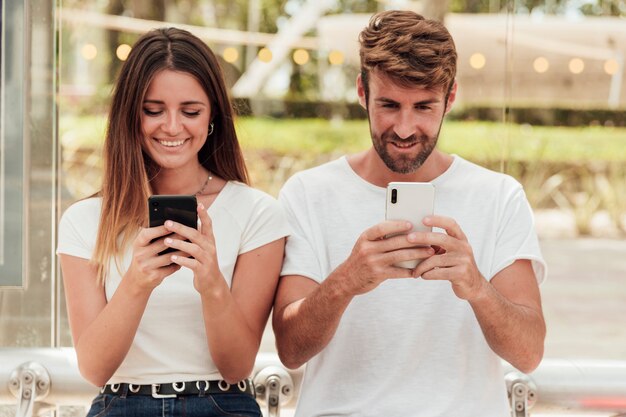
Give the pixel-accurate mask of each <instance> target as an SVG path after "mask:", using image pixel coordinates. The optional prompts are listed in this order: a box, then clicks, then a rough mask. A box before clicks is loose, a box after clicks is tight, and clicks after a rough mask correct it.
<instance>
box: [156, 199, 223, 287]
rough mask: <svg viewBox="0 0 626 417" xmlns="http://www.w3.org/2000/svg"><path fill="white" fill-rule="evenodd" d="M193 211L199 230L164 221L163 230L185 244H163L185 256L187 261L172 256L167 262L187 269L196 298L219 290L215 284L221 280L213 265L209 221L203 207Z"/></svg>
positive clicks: (167, 241)
mask: <svg viewBox="0 0 626 417" xmlns="http://www.w3.org/2000/svg"><path fill="white" fill-rule="evenodd" d="M197 211H198V217H199V219H200V222H201V226H200V230H196V229H193V228H191V227H187V226H184V225H182V224H180V223H176V222H173V221H171V220H168V221H166V222H165V228H166V229H167V230H169V231H171V232H174V233H176V234H178V235H180V236H182V237H183V238H185V239H188V240H189V241H188V242H187V241H185V240H181V239H175V238H167V239H165V244H166V245H167V246H169V247H172V248H174V249H178V250H180V251H182V252H185V253H187V254H189V257H185V256H179V255H172V257H171V260H172V262H174V263H175V264H178V265H180V266H185V267H187V268H189V269H191V270H192V271H193V275H194V277H193V285H194V287H195V288H196V290H197V291H198V292H199V293H200V294H205V293H206V292H207V291H211V289H219V288H221V286H220V285H219V284H221V283H222V282H221V281H223V280H224V279H223V277H222V273H221V271H220V269H219V265H218V262H217V250H216V248H215V238H214V236H213V226H212V222H211V218H210V217H209V215H208V213H207V210H206V209H205V208H204V205H203V204H201V203H200V204H198V208H197Z"/></svg>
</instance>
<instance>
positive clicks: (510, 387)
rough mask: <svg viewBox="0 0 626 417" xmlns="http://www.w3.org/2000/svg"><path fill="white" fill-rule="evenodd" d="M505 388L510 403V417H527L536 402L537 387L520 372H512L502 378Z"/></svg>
mask: <svg viewBox="0 0 626 417" xmlns="http://www.w3.org/2000/svg"><path fill="white" fill-rule="evenodd" d="M504 380H505V382H506V388H507V391H508V394H509V400H510V401H511V416H512V417H528V416H530V413H529V410H530V409H531V408H532V407H533V406H534V405H535V402H536V401H537V386H536V385H535V383H534V382H533V381H532V380H531V379H530V378H529V377H528V375H525V374H523V373H521V372H517V371H513V372H509V373H508V374H506V375H505V376H504Z"/></svg>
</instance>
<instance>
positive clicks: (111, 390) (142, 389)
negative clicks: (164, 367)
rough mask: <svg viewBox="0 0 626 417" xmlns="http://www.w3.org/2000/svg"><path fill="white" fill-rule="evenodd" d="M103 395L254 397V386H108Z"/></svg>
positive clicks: (214, 383)
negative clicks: (231, 395) (226, 395)
mask: <svg viewBox="0 0 626 417" xmlns="http://www.w3.org/2000/svg"><path fill="white" fill-rule="evenodd" d="M100 392H101V393H102V394H111V395H122V394H126V396H129V395H150V396H152V397H153V398H176V397H178V396H183V395H210V394H225V393H239V394H241V393H245V394H249V395H252V396H253V397H254V385H253V384H252V381H251V380H250V379H244V380H242V381H239V382H237V383H236V384H229V383H228V382H226V381H224V380H217V381H186V382H172V383H167V384H146V385H139V384H126V383H119V384H107V385H105V386H104V387H102V389H101V390H100Z"/></svg>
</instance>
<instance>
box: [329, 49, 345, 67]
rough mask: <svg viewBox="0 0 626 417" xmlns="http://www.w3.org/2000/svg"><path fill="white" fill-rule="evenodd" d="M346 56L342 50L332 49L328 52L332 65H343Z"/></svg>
mask: <svg viewBox="0 0 626 417" xmlns="http://www.w3.org/2000/svg"><path fill="white" fill-rule="evenodd" d="M343 61H344V56H343V53H342V52H341V51H330V53H329V54H328V62H329V63H330V65H341V64H343Z"/></svg>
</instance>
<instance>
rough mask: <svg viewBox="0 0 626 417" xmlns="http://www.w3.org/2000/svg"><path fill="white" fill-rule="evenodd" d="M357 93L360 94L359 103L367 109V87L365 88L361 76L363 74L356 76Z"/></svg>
mask: <svg viewBox="0 0 626 417" xmlns="http://www.w3.org/2000/svg"><path fill="white" fill-rule="evenodd" d="M356 93H357V94H358V96H359V104H360V105H361V107H363V108H364V109H365V110H367V103H366V102H365V88H363V79H362V78H361V74H359V75H357V77H356Z"/></svg>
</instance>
